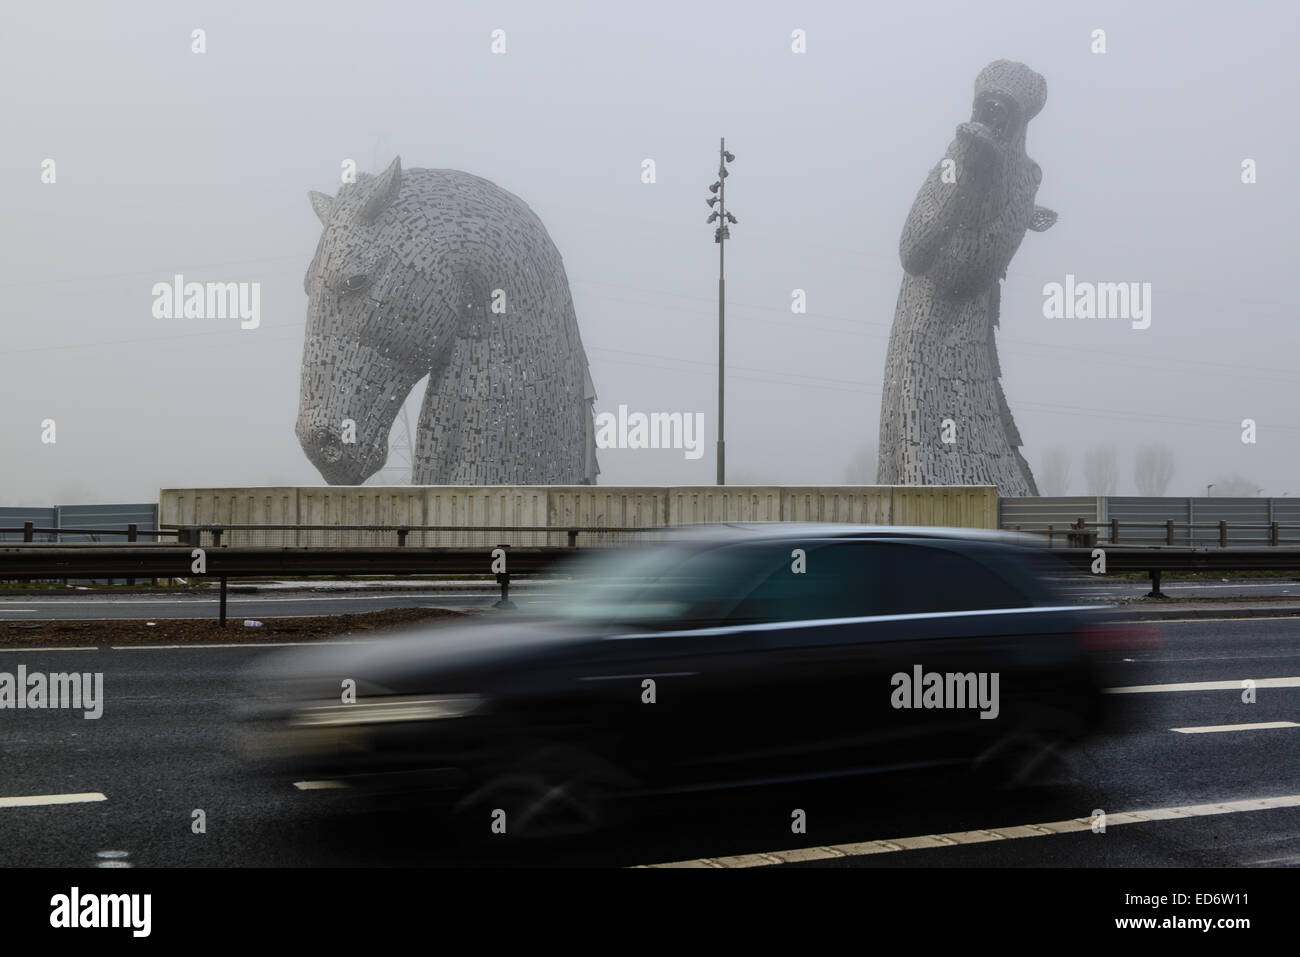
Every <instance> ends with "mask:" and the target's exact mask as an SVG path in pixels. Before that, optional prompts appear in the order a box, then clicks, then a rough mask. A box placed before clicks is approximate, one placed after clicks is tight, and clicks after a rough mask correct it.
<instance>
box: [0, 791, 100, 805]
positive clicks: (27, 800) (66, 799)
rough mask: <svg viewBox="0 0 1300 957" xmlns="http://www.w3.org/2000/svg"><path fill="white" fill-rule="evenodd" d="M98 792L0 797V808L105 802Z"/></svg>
mask: <svg viewBox="0 0 1300 957" xmlns="http://www.w3.org/2000/svg"><path fill="white" fill-rule="evenodd" d="M107 800H108V798H106V797H104V795H102V794H100V793H99V792H98V791H84V792H82V793H80V794H24V795H22V796H21V797H0V807H44V806H46V805H50V804H89V803H91V802H92V801H107Z"/></svg>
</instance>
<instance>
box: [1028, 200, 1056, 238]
mask: <svg viewBox="0 0 1300 957" xmlns="http://www.w3.org/2000/svg"><path fill="white" fill-rule="evenodd" d="M1055 223H1056V211H1055V210H1051V209H1048V208H1047V207H1046V206H1035V207H1034V216H1033V219H1031V220H1030V221H1029V228H1030V229H1032V230H1033V231H1034V232H1036V233H1041V232H1043V231H1044V230H1047V229H1051V228H1052V226H1053V225H1055Z"/></svg>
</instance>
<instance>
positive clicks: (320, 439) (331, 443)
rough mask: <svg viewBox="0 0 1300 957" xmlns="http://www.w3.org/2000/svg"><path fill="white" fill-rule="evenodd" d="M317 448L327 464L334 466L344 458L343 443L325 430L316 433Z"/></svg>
mask: <svg viewBox="0 0 1300 957" xmlns="http://www.w3.org/2000/svg"><path fill="white" fill-rule="evenodd" d="M316 447H317V448H318V449H320V454H321V458H323V459H324V460H325V461H326V462H329V463H331V464H333V463H334V462H337V461H338V460H339V459H341V458H343V442H342V441H341V440H340V439H339V437H338V436H336V435H331V434H330V433H328V432H326V431H324V430H323V429H322V430H320V431H318V432H317V433H316Z"/></svg>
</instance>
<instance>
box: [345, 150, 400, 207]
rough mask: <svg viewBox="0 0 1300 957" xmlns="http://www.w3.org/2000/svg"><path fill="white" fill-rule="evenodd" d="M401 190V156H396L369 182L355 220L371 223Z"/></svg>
mask: <svg viewBox="0 0 1300 957" xmlns="http://www.w3.org/2000/svg"><path fill="white" fill-rule="evenodd" d="M401 191H402V158H401V157H400V156H398V157H397V158H396V159H394V160H393V161H392V162H391V163H389V164H388V169H386V170H384V171H383V172H382V173H380V174H379V176H378V177H377V178H376V179H375V181H374V182H373V183H371V184H370V189H369V191H368V192H367V193H366V198H365V199H364V200H363V201H362V203H361V207H360V208H359V209H358V210H357V216H356V221H357V222H359V223H373V222H374V221H375V220H376V219H378V218H379V217H380V215H382V214H383V212H384V210H385V209H387V208H388V206H389V204H391V203H392V202H393V200H395V199H397V194H398V193H400V192H401Z"/></svg>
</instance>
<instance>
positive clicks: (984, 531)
mask: <svg viewBox="0 0 1300 957" xmlns="http://www.w3.org/2000/svg"><path fill="white" fill-rule="evenodd" d="M664 533H666V534H667V536H668V537H670V538H681V539H685V540H688V541H692V542H700V543H703V542H709V541H716V542H718V543H728V542H736V543H740V542H745V541H764V540H781V539H788V538H849V539H853V538H891V539H900V538H901V539H906V538H916V539H930V540H945V541H961V542H970V543H981V544H991V545H1020V546H1036V547H1039V548H1042V547H1043V546H1044V544H1045V542H1044V539H1043V536H1042V535H1034V534H1032V533H1028V532H1003V531H998V530H995V529H988V528H948V527H944V526H936V525H850V524H847V523H844V522H702V523H698V524H693V525H675V526H668V527H666V528H665V529H664Z"/></svg>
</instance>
